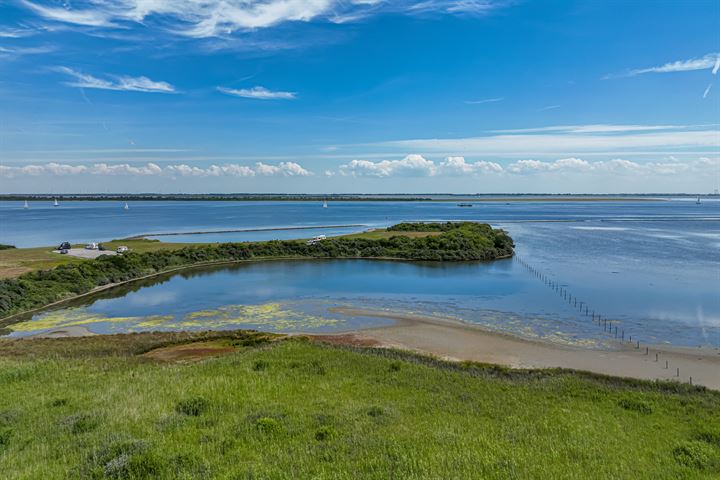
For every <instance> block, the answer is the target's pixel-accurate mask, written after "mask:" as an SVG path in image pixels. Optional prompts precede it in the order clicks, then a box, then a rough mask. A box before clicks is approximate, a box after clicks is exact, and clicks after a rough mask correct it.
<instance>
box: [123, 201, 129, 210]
mask: <svg viewBox="0 0 720 480" xmlns="http://www.w3.org/2000/svg"><path fill="white" fill-rule="evenodd" d="M123 210H130V206H129V205H128V203H127V202H125V206H124V207H123Z"/></svg>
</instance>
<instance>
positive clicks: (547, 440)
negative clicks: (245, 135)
mask: <svg viewBox="0 0 720 480" xmlns="http://www.w3.org/2000/svg"><path fill="white" fill-rule="evenodd" d="M201 335H202V334H198V333H194V334H181V333H175V334H151V333H150V334H136V335H113V336H98V337H86V338H80V339H72V338H71V339H53V340H46V339H31V340H27V339H25V340H14V341H11V340H3V341H0V406H2V407H1V409H0V471H2V472H3V475H2V476H3V478H7V479H15V478H43V479H55V478H58V479H60V478H98V479H99V478H117V479H125V478H128V479H129V478H134V479H143V478H153V479H156V478H157V479H175V478H279V479H294V478H334V479H345V478H347V479H355V478H371V479H387V478H485V479H506V478H538V479H539V478H553V479H563V478H568V479H570V478H598V479H606V478H628V479H630V478H632V479H638V478H648V479H650V478H652V479H671V478H672V479H675V478H717V475H718V474H720V394H718V392H713V391H705V390H703V389H701V388H694V387H690V386H687V385H679V384H678V385H676V386H673V385H663V384H652V383H647V382H639V381H638V382H635V381H626V380H620V379H615V378H611V377H600V376H593V375H590V374H582V373H571V372H567V371H531V372H527V371H508V370H505V369H501V368H498V367H492V366H482V365H470V364H451V363H446V362H441V361H437V360H433V359H430V358H428V357H419V356H415V355H412V354H405V353H401V352H397V351H388V350H365V349H358V348H350V347H347V348H344V347H331V346H326V345H319V344H313V343H309V342H303V341H301V340H282V339H281V340H279V341H275V342H272V343H268V344H266V345H263V344H260V345H254V344H255V343H256V342H255V339H256V338H255V337H254V336H255V335H258V334H252V333H242V332H233V333H227V332H226V333H224V334H218V333H217V332H215V333H210V334H208V335H209V338H210V339H213V338H214V340H212V341H213V342H215V343H216V344H218V345H222V346H224V347H227V346H231V347H232V348H233V349H235V351H234V353H229V354H226V355H225V356H221V357H218V358H212V359H206V360H204V361H200V362H191V363H165V362H159V361H154V360H149V359H148V358H147V357H139V356H137V355H136V354H138V353H141V352H144V351H147V350H149V349H151V348H152V347H153V346H157V345H162V344H166V343H167V341H168V339H170V340H174V341H178V340H182V339H183V338H184V339H185V340H186V341H187V339H189V338H193V337H194V338H198V336H201ZM220 335H226V336H230V337H231V338H225V339H223V338H221V337H220ZM262 338H270V339H274V338H277V337H274V336H269V335H263V336H262ZM206 344H207V343H206Z"/></svg>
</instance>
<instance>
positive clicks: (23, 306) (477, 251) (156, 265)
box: [0, 222, 514, 323]
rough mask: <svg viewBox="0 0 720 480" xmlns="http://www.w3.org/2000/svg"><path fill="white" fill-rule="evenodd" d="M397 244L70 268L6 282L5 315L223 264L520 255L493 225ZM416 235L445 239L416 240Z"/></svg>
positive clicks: (228, 246)
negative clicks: (295, 260)
mask: <svg viewBox="0 0 720 480" xmlns="http://www.w3.org/2000/svg"><path fill="white" fill-rule="evenodd" d="M388 231H390V232H396V233H397V235H391V236H390V237H389V238H364V237H363V236H362V235H355V236H352V237H334V238H329V239H326V240H323V241H318V242H314V243H307V242H304V241H297V240H273V241H268V242H257V243H223V244H213V245H201V246H189V247H184V248H180V249H177V250H158V251H153V252H144V253H133V252H130V253H128V254H125V255H117V256H101V257H99V258H97V259H94V260H88V261H83V262H77V263H70V264H66V265H61V266H58V267H56V268H54V269H51V270H40V271H35V272H29V273H26V274H23V275H21V276H20V277H18V278H8V279H3V280H0V317H3V318H4V321H5V323H7V321H8V320H9V317H13V318H14V317H15V316H17V315H18V314H21V313H24V312H28V311H33V310H35V309H38V308H42V307H45V306H48V305H51V304H55V303H57V302H60V301H64V300H67V299H70V298H76V297H78V296H80V295H85V294H88V293H93V292H95V291H97V290H98V289H99V288H109V287H111V286H116V285H118V284H121V283H124V282H129V281H134V280H137V279H140V278H146V277H148V276H154V275H158V274H161V273H167V272H169V271H173V270H178V269H183V268H188V267H193V266H200V265H209V264H216V263H227V262H240V261H248V260H263V259H278V258H293V259H296V258H311V259H319V258H368V259H387V258H395V259H401V260H429V261H461V260H493V259H498V258H504V257H507V256H510V255H512V254H513V247H514V245H513V242H512V239H511V238H510V237H509V236H508V235H507V234H506V233H505V232H504V231H503V230H499V229H493V228H492V227H490V226H489V225H487V224H480V223H472V222H448V223H402V224H398V225H395V226H393V227H390V228H389V229H388ZM416 232H427V233H439V234H437V235H425V236H414V235H410V234H412V233H416Z"/></svg>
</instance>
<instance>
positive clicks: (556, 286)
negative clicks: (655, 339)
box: [514, 255, 692, 384]
mask: <svg viewBox="0 0 720 480" xmlns="http://www.w3.org/2000/svg"><path fill="white" fill-rule="evenodd" d="M514 258H515V260H516V261H517V262H518V263H520V265H522V266H523V267H524V268H525V269H526V270H527V271H528V273H530V274H531V275H532V276H534V277H536V278H537V279H539V280H541V281H542V282H543V283H545V285H547V286H548V287H549V288H551V289H552V290H553V291H555V292H556V293H558V294H559V295H560V297H561V298H562V299H563V300H564V301H566V302H568V304H569V305H571V306H572V307H573V308H577V309H578V310H579V311H580V314H582V315H585V316H586V317H588V318H591V319H592V322H593V323H597V325H598V326H602V327H603V332H607V333H608V334H610V335H613V336H614V338H615V339H618V340H620V341H621V342H625V330H624V329H622V328H620V326H619V325H617V321H615V320H612V319H609V318H608V317H607V316H604V315H601V314H600V313H598V312H596V311H595V310H594V309H590V305H588V303H587V302H584V301H579V300H578V298H577V296H574V295H573V294H572V293H570V292H569V291H568V289H567V287H566V286H565V285H564V284H561V283H560V282H557V281H555V280H553V279H551V278H550V277H549V276H547V275H546V274H544V273H543V272H541V271H540V270H538V269H537V268H535V267H533V266H532V265H530V264H529V263H528V262H527V261H525V259H523V258H522V257H519V256H517V255H515V257H514ZM613 323H615V325H613ZM627 341H628V342H629V343H631V344H633V345H634V346H635V349H636V350H641V348H640V340H638V339H637V336H636V337H635V340H634V341H633V337H632V335H628V340H627ZM645 355H650V347H648V346H645ZM655 361H656V362H658V363H659V362H660V352H655ZM665 369H666V370H669V369H670V362H668V361H667V360H665ZM675 377H676V378H680V367H676V373H675ZM689 382H690V384H692V377H690V378H689Z"/></svg>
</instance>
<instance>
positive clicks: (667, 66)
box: [604, 53, 720, 79]
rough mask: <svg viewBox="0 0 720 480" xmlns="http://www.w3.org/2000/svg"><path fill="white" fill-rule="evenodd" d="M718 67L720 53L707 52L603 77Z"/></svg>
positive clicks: (719, 65) (714, 68)
mask: <svg viewBox="0 0 720 480" xmlns="http://www.w3.org/2000/svg"><path fill="white" fill-rule="evenodd" d="M716 67H717V68H720V53H708V54H707V55H705V56H703V57H700V58H690V59H687V60H676V61H673V62H668V63H664V64H662V65H658V66H654V67H646V68H636V69H634V70H630V71H629V72H626V73H622V74H615V75H612V74H611V75H606V76H605V77H604V78H605V79H610V78H617V77H634V76H637V75H643V74H646V73H673V72H691V71H693V70H710V69H713V72H716V71H717V69H716Z"/></svg>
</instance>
